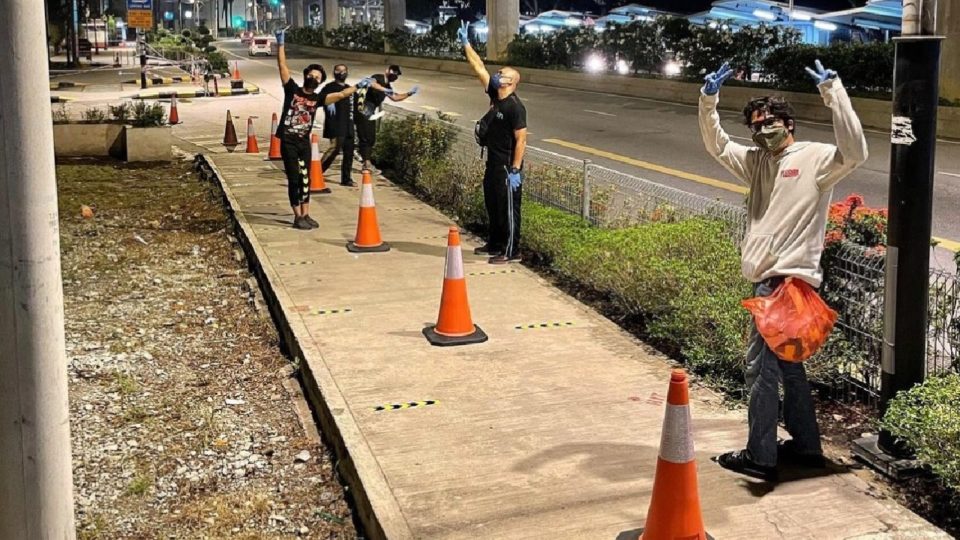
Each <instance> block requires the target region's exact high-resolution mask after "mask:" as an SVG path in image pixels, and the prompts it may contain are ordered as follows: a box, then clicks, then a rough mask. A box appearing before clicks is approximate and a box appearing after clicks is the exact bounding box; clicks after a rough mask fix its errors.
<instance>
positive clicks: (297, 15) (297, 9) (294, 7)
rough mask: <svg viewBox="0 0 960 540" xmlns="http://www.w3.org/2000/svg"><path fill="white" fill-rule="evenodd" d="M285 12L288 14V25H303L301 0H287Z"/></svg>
mask: <svg viewBox="0 0 960 540" xmlns="http://www.w3.org/2000/svg"><path fill="white" fill-rule="evenodd" d="M287 13H289V14H290V26H292V27H293V28H300V27H302V26H304V22H303V21H304V19H305V17H306V15H304V6H303V0H287Z"/></svg>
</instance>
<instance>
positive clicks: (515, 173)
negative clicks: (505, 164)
mask: <svg viewBox="0 0 960 540" xmlns="http://www.w3.org/2000/svg"><path fill="white" fill-rule="evenodd" d="M507 182H509V184H510V190H511V191H516V190H517V188H518V187H520V184H522V183H523V178H522V177H521V176H520V171H519V170H517V169H508V170H507Z"/></svg>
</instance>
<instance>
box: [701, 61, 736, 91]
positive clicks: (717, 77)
mask: <svg viewBox="0 0 960 540" xmlns="http://www.w3.org/2000/svg"><path fill="white" fill-rule="evenodd" d="M731 75H733V69H732V68H731V67H730V62H724V63H723V65H722V66H720V69H718V70H717V71H714V72H713V73H711V74H709V75H707V76H706V77H704V78H703V80H704V81H705V82H704V83H703V93H704V94H706V95H708V96H715V95H716V94H717V92H719V91H720V87H721V86H723V83H725V82H727V79H729V78H730V76H731Z"/></svg>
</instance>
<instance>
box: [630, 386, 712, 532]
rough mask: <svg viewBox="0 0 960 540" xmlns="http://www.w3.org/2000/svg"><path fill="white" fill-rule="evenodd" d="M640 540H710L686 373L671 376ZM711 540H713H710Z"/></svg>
mask: <svg viewBox="0 0 960 540" xmlns="http://www.w3.org/2000/svg"><path fill="white" fill-rule="evenodd" d="M640 533H641V534H640V539H641V540H680V539H683V540H708V539H711V537H710V536H709V535H708V534H707V533H706V531H705V530H704V528H703V516H702V515H701V512H700V490H699V487H698V486H697V462H696V460H695V456H694V451H693V434H692V433H691V425H690V388H689V383H688V380H687V372H686V371H684V370H682V369H675V370H673V373H672V374H671V375H670V389H669V390H668V391H667V410H666V413H665V414H664V417H663V432H662V434H661V435H660V455H659V456H658V457H657V472H656V475H655V476H654V480H653V495H652V496H651V498H650V509H649V510H648V511H647V523H646V525H645V527H644V528H643V529H641V531H640ZM711 540H712V539H711Z"/></svg>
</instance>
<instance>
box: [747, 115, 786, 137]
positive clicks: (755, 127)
mask: <svg viewBox="0 0 960 540" xmlns="http://www.w3.org/2000/svg"><path fill="white" fill-rule="evenodd" d="M777 125H780V126H782V125H783V120H781V119H779V118H777V117H775V116H768V117H767V118H764V119H763V120H760V121H757V122H752V123H751V124H750V125H749V126H748V127H749V128H750V131H751V132H752V133H760V130H761V129H763V128H765V127H774V126H777Z"/></svg>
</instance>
